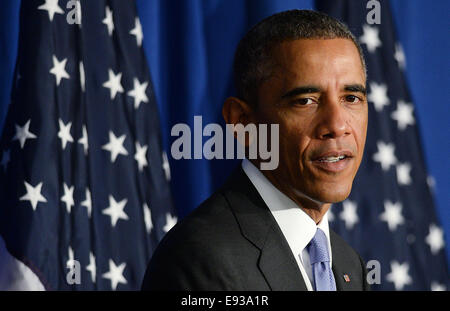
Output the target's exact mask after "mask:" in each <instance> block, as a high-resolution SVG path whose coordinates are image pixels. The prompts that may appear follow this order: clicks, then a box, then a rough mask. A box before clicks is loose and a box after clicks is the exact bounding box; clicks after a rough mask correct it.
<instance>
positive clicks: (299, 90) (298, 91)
mask: <svg viewBox="0 0 450 311" xmlns="http://www.w3.org/2000/svg"><path fill="white" fill-rule="evenodd" d="M320 91H321V89H320V87H318V86H313V85H307V86H301V87H296V88H295V89H292V90H290V91H289V92H287V93H285V94H284V95H283V96H281V98H282V99H285V98H289V97H294V96H297V95H302V94H311V93H320Z"/></svg>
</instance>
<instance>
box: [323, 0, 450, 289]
mask: <svg viewBox="0 0 450 311" xmlns="http://www.w3.org/2000/svg"><path fill="white" fill-rule="evenodd" d="M369 2H371V3H374V2H378V3H379V4H380V11H379V12H380V14H381V15H380V23H379V24H377V23H371V21H372V20H373V16H369V18H367V15H368V13H369V12H370V11H371V10H372V9H373V8H374V6H373V4H371V5H370V6H369V8H367V7H366V5H367V4H368V3H369ZM316 4H317V8H318V9H319V10H320V11H322V12H324V13H327V14H330V15H331V16H334V17H336V18H338V19H339V20H341V21H343V22H344V23H346V24H347V25H348V26H349V28H350V30H351V31H352V32H353V34H354V35H355V37H356V38H357V39H358V41H359V43H360V44H361V46H362V48H363V50H364V54H365V59H366V62H367V70H368V79H367V89H368V102H369V125H368V136H367V141H366V147H365V154H364V159H363V162H362V164H361V167H360V169H359V172H358V174H357V177H356V179H355V181H354V186H353V189H352V193H351V195H350V197H349V198H348V199H347V200H345V201H344V202H342V203H340V204H335V205H333V207H332V208H331V212H332V217H331V218H332V219H333V221H332V222H331V226H332V227H333V228H334V229H335V230H336V231H337V232H338V233H339V234H340V235H341V236H343V237H344V239H345V240H346V241H348V242H349V243H350V244H351V245H352V246H353V247H355V248H356V249H357V250H358V251H359V252H360V254H361V256H362V257H363V258H364V259H365V260H366V261H370V260H377V261H378V262H379V263H380V268H381V269H380V272H381V278H380V284H373V285H372V288H373V289H382V290H448V288H449V271H448V267H447V261H446V257H445V250H444V247H445V243H444V234H443V230H442V228H441V226H440V224H439V222H438V219H437V217H436V212H435V207H434V204H433V195H432V192H433V189H432V188H433V185H432V182H433V180H432V178H431V177H430V176H428V175H427V171H426V167H425V161H424V158H423V152H422V149H421V143H420V136H419V132H418V127H417V123H418V120H417V115H416V114H415V110H414V103H413V102H412V100H411V97H410V94H409V91H408V87H407V84H406V81H405V70H407V64H406V61H405V55H404V53H403V50H402V46H401V44H400V43H399V41H398V40H397V39H396V34H395V25H394V24H393V21H392V17H391V13H390V4H389V2H388V1H317V2H316ZM373 267H374V266H373ZM373 267H372V268H373ZM372 268H369V271H370V270H372Z"/></svg>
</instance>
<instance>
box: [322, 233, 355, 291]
mask: <svg viewBox="0 0 450 311" xmlns="http://www.w3.org/2000/svg"><path fill="white" fill-rule="evenodd" d="M330 240H331V251H332V253H333V264H332V270H333V275H334V279H335V281H336V289H337V290H338V291H354V290H362V285H361V281H360V280H359V278H360V276H359V274H358V271H356V270H355V267H357V266H355V265H354V264H352V263H351V262H350V260H349V255H350V254H349V250H348V248H347V247H346V245H345V244H344V242H343V241H342V240H341V238H340V237H339V236H338V235H337V234H336V233H335V232H334V231H333V230H331V229H330Z"/></svg>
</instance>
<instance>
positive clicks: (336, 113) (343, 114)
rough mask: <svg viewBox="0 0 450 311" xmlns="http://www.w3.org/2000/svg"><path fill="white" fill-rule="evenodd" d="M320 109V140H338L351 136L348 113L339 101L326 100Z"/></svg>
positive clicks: (318, 125) (318, 127) (318, 126)
mask: <svg viewBox="0 0 450 311" xmlns="http://www.w3.org/2000/svg"><path fill="white" fill-rule="evenodd" d="M319 109H320V110H319V116H318V124H317V136H318V138H320V139H337V138H340V137H344V136H347V135H350V134H351V127H350V125H349V116H348V111H346V109H345V107H344V106H343V105H341V104H340V103H339V102H338V101H337V100H336V101H335V100H326V102H324V103H323V105H322V107H321V108H319Z"/></svg>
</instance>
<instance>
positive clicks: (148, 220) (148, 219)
mask: <svg viewBox="0 0 450 311" xmlns="http://www.w3.org/2000/svg"><path fill="white" fill-rule="evenodd" d="M143 209H144V222H145V229H146V230H147V233H150V231H151V230H152V228H153V223H152V211H151V210H150V208H149V207H148V205H147V204H146V203H144V205H143Z"/></svg>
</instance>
